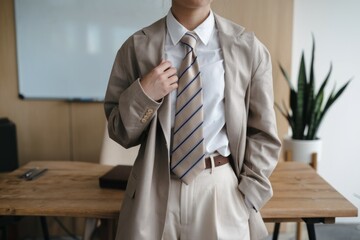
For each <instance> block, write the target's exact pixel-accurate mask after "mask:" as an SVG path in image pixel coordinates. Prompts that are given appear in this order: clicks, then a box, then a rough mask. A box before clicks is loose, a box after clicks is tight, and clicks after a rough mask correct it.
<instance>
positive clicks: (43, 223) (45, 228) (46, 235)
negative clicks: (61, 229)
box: [40, 217, 50, 240]
mask: <svg viewBox="0 0 360 240" xmlns="http://www.w3.org/2000/svg"><path fill="white" fill-rule="evenodd" d="M40 222H41V228H42V231H43V237H44V239H45V240H50V236H49V230H48V226H47V223H46V217H40Z"/></svg>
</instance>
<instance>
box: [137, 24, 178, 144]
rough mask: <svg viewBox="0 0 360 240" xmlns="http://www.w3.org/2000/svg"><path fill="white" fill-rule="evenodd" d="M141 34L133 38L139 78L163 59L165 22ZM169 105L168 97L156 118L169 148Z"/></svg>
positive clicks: (147, 28) (154, 25)
mask: <svg viewBox="0 0 360 240" xmlns="http://www.w3.org/2000/svg"><path fill="white" fill-rule="evenodd" d="M142 33H143V34H137V35H135V36H134V46H135V49H136V57H137V62H138V66H139V71H140V77H141V76H144V75H145V74H147V73H149V72H150V71H151V70H152V69H154V68H155V67H156V66H158V65H159V64H160V62H161V60H162V59H164V58H165V50H164V49H165V35H166V21H165V18H162V19H160V20H159V21H157V22H155V23H154V24H152V25H151V26H149V27H146V28H144V29H143V30H142ZM170 112H171V104H170V99H169V95H167V96H166V97H165V98H164V99H163V103H162V104H161V106H160V108H159V109H158V112H157V116H158V119H159V122H160V125H161V127H162V130H163V132H164V136H165V139H166V143H167V146H170V133H171V118H170Z"/></svg>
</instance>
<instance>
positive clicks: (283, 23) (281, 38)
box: [212, 0, 293, 138]
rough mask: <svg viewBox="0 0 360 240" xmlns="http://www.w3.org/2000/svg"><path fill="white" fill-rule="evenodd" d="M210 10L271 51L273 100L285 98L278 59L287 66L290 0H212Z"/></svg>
mask: <svg viewBox="0 0 360 240" xmlns="http://www.w3.org/2000/svg"><path fill="white" fill-rule="evenodd" d="M212 8H213V10H214V11H215V12H216V13H218V14H219V15H221V16H224V17H226V18H228V19H230V20H232V21H234V22H236V23H238V24H240V25H242V26H244V27H245V28H246V30H247V31H253V32H255V34H256V36H257V37H258V38H259V39H260V41H262V42H263V43H264V44H265V45H266V46H267V48H268V49H269V51H270V53H271V58H272V62H273V77H274V95H275V101H276V102H281V100H282V99H284V100H287V99H288V95H289V90H288V88H287V85H286V84H285V81H284V79H282V76H281V73H280V71H279V65H278V63H281V64H282V65H283V66H284V67H285V68H286V69H290V67H291V47H292V23H293V21H292V16H293V1H292V0H214V2H213V4H212ZM276 113H277V123H278V133H279V136H280V137H281V138H282V137H283V136H284V135H285V134H286V133H287V131H288V124H287V122H286V121H285V119H284V118H283V117H282V116H280V114H279V113H278V111H276Z"/></svg>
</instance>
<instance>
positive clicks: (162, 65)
mask: <svg viewBox="0 0 360 240" xmlns="http://www.w3.org/2000/svg"><path fill="white" fill-rule="evenodd" d="M170 67H171V63H170V62H169V61H164V62H161V63H160V65H159V66H157V67H156V68H157V69H158V70H159V71H160V72H164V71H165V70H166V69H168V68H170Z"/></svg>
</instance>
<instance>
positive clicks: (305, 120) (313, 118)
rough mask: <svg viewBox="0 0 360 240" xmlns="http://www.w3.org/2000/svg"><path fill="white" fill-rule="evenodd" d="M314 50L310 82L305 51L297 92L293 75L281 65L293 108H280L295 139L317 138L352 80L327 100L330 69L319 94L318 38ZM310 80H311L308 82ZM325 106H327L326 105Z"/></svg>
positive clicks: (333, 92)
mask: <svg viewBox="0 0 360 240" xmlns="http://www.w3.org/2000/svg"><path fill="white" fill-rule="evenodd" d="M312 40H313V47H312V55H311V63H310V72H309V75H308V77H309V78H308V79H307V74H306V68H305V57H304V52H302V56H301V62H300V68H299V72H298V81H297V89H296V90H295V88H294V86H293V85H292V83H291V80H290V78H289V75H288V74H287V72H286V71H285V69H284V68H283V67H282V66H281V65H280V64H279V66H280V70H281V73H282V75H283V76H284V78H285V79H286V81H287V84H288V86H289V88H290V96H289V107H287V106H286V105H285V104H284V102H283V106H282V107H280V106H279V105H276V106H277V108H278V109H279V110H280V113H281V114H282V115H283V116H284V117H285V118H286V120H287V121H288V123H289V125H290V127H291V129H292V138H293V139H308V140H312V139H315V138H316V137H317V136H316V134H317V131H318V129H319V126H320V124H321V122H322V120H323V118H324V116H325V114H326V113H327V111H328V110H329V108H330V107H331V106H332V104H333V103H334V102H335V101H336V100H337V99H338V98H339V97H340V96H341V95H342V94H343V92H344V91H345V89H346V88H347V86H348V85H349V83H350V81H351V79H350V80H349V81H348V82H346V83H345V84H344V85H343V86H342V87H341V88H340V89H339V90H338V91H335V89H336V88H334V89H333V91H332V92H331V94H330V95H329V97H328V98H327V99H326V101H325V87H326V86H327V84H328V82H329V79H330V76H331V73H332V64H330V69H329V71H328V73H327V75H326V77H325V79H324V80H323V81H322V83H321V85H320V88H319V90H318V91H317V92H315V66H314V62H315V38H314V36H312ZM307 80H308V81H307ZM324 103H325V104H324Z"/></svg>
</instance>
